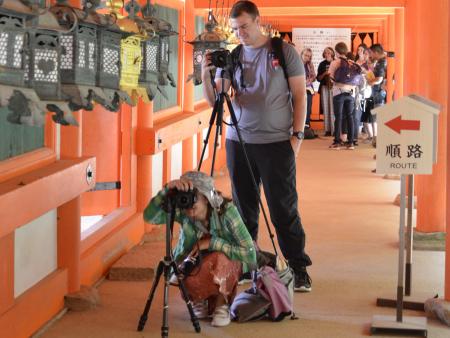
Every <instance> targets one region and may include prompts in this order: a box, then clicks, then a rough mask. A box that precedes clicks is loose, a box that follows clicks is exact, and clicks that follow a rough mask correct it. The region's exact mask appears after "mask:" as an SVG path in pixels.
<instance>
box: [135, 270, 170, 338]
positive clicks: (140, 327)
mask: <svg viewBox="0 0 450 338" xmlns="http://www.w3.org/2000/svg"><path fill="white" fill-rule="evenodd" d="M163 268H164V262H163V261H160V262H159V264H158V268H157V269H156V276H155V280H154V281H153V285H152V288H151V290H150V294H149V296H148V299H147V303H145V308H144V312H142V315H141V318H140V319H139V324H138V328H137V330H138V331H142V330H143V329H144V326H145V323H146V322H147V318H148V312H149V311H150V306H151V305H152V301H153V297H154V295H155V291H156V287H157V286H158V283H159V278H160V277H161V274H162V272H163Z"/></svg>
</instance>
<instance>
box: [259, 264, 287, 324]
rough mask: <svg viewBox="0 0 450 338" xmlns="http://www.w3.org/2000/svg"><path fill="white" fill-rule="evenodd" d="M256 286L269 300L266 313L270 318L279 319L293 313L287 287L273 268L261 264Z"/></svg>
mask: <svg viewBox="0 0 450 338" xmlns="http://www.w3.org/2000/svg"><path fill="white" fill-rule="evenodd" d="M256 287H257V289H258V291H259V292H260V294H261V295H262V296H263V297H264V298H266V299H267V300H269V301H270V302H271V305H270V307H269V313H268V314H269V317H270V319H272V320H273V321H281V320H283V319H284V317H287V316H290V315H293V311H292V308H293V304H292V299H291V297H290V296H289V292H288V289H287V288H286V286H285V285H284V283H283V282H282V281H281V279H280V277H279V276H278V273H277V272H276V271H275V270H274V269H273V268H271V267H270V266H263V267H262V268H260V269H259V271H258V279H257V281H256Z"/></svg>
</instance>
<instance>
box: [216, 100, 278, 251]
mask: <svg viewBox="0 0 450 338" xmlns="http://www.w3.org/2000/svg"><path fill="white" fill-rule="evenodd" d="M223 96H225V99H226V100H227V106H228V110H229V112H230V117H231V122H232V124H233V125H234V126H235V128H236V134H237V136H238V140H239V144H240V145H241V148H242V152H243V154H244V157H245V162H246V164H247V168H248V171H249V173H250V177H251V178H252V182H253V187H254V188H255V192H256V193H257V195H258V201H259V205H260V207H261V211H262V214H263V216H264V222H265V223H266V226H267V230H268V232H269V236H270V240H271V241H272V245H273V250H274V251H275V254H276V255H277V256H278V251H277V247H276V246H275V242H274V237H275V236H274V234H273V233H272V231H271V230H270V226H269V219H268V217H267V213H266V209H265V208H264V205H263V202H262V199H261V193H260V191H259V188H258V183H256V179H255V175H254V174H253V170H252V166H251V164H250V160H249V158H248V154H247V150H246V149H245V144H244V140H243V139H242V136H241V132H240V130H239V126H238V120H237V119H236V114H235V113H234V109H233V104H232V103H231V100H230V97H229V96H228V94H226V93H224V94H223Z"/></svg>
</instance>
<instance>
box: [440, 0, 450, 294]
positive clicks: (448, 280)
mask: <svg viewBox="0 0 450 338" xmlns="http://www.w3.org/2000/svg"><path fill="white" fill-rule="evenodd" d="M447 6H449V5H448V2H447ZM449 10H450V8H447V10H446V11H445V12H442V15H445V16H446V18H447V28H446V29H445V32H447V59H446V60H448V57H449V56H450V34H449V33H448V29H449V28H450V15H449V14H448V11H449ZM443 29H444V28H443ZM447 67H448V66H447ZM449 87H450V69H449V68H447V86H446V87H445V90H444V89H443V90H444V92H446V93H447V107H446V111H447V113H448V111H449V108H450V94H449V90H450V88H449ZM446 127H447V175H446V176H447V185H446V188H447V189H446V190H447V191H446V197H447V202H446V216H447V218H446V223H447V236H446V246H445V247H446V249H445V299H446V300H447V301H450V236H449V235H448V234H450V185H449V183H450V163H449V159H450V154H449V151H450V136H449V134H448V133H449V130H450V119H449V118H448V117H447V123H446Z"/></svg>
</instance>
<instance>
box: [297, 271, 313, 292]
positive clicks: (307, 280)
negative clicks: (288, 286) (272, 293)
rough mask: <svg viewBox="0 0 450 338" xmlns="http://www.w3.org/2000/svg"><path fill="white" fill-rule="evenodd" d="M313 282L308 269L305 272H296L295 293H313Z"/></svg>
mask: <svg viewBox="0 0 450 338" xmlns="http://www.w3.org/2000/svg"><path fill="white" fill-rule="evenodd" d="M311 284H312V281H311V277H309V275H308V272H306V269H305V270H303V271H296V272H295V277H294V291H297V292H311V290H312V287H311Z"/></svg>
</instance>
